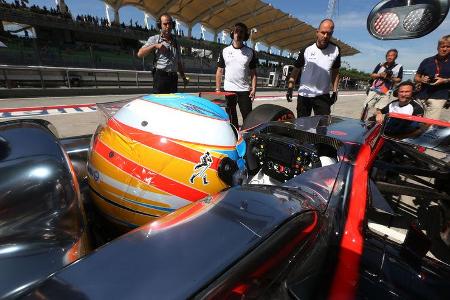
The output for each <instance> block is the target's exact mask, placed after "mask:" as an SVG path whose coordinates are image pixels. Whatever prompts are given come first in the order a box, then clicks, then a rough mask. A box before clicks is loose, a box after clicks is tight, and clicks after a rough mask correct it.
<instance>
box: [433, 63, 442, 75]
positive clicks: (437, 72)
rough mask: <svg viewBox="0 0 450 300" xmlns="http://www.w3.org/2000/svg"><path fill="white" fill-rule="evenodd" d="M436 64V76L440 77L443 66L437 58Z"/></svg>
mask: <svg viewBox="0 0 450 300" xmlns="http://www.w3.org/2000/svg"><path fill="white" fill-rule="evenodd" d="M434 63H435V64H436V71H435V74H434V76H437V77H439V74H440V73H441V66H439V61H438V59H437V58H435V59H434Z"/></svg>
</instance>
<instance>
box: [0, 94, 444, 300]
mask: <svg viewBox="0 0 450 300" xmlns="http://www.w3.org/2000/svg"><path fill="white" fill-rule="evenodd" d="M144 98H145V97H144ZM147 99H152V98H151V97H148V98H147ZM194 100H195V99H194ZM142 101H147V102H149V103H150V105H157V104H155V103H153V102H152V101H149V100H145V99H138V102H139V103H140V104H142V103H141V102H142ZM134 104H135V102H133V101H128V103H126V104H124V105H123V106H122V108H120V109H119V110H118V111H117V113H116V114H114V115H113V116H112V117H110V118H108V122H109V121H111V120H115V122H117V123H118V122H120V123H125V124H126V122H127V121H126V120H125V119H123V118H122V113H123V112H124V111H125V110H122V109H124V108H125V109H127V108H133V105H134ZM145 104H147V103H145ZM158 105H159V104H158ZM265 109H266V108H265V107H262V108H261V109H258V108H256V109H255V110H254V111H253V112H252V114H259V112H260V110H263V111H265ZM202 117H203V116H202ZM254 119H257V118H256V117H255V118H254ZM136 120H138V124H140V125H142V121H143V120H142V119H139V118H136ZM214 121H215V120H214ZM219 121H220V122H222V123H223V124H228V122H226V121H225V118H224V119H222V120H218V122H219ZM14 122H15V123H13V124H15V126H16V127H20V128H22V130H23V132H22V133H21V134H26V133H27V132H28V130H30V129H29V128H28V127H29V126H23V122H25V121H14ZM26 122H28V123H31V124H34V123H33V122H32V121H26ZM108 122H107V123H106V126H104V127H102V129H101V131H99V132H98V133H97V134H96V135H95V137H94V139H93V142H92V144H91V147H92V149H91V161H90V163H89V166H90V168H91V167H92V164H93V162H94V161H95V160H94V159H93V157H95V156H96V155H98V156H100V155H101V153H98V154H96V152H95V151H99V150H98V149H99V148H96V147H98V146H97V145H99V143H100V142H102V141H104V143H105V145H108V147H119V148H114V151H113V153H114V154H113V155H111V157H110V156H109V155H106V157H105V156H102V157H98V159H105V165H106V162H108V161H109V160H108V158H109V159H114V157H116V155H117V154H118V153H119V154H124V153H125V152H123V150H122V149H123V148H125V146H124V145H120V144H119V146H117V145H116V144H114V143H112V144H109V143H110V142H111V140H108V139H109V138H110V137H108V135H110V136H112V134H116V136H115V137H116V138H117V137H119V134H121V135H122V136H120V138H119V140H120V139H124V136H125V135H126V134H127V132H130V131H127V132H122V131H121V132H119V130H120V129H121V128H120V129H118V128H116V127H114V128H111V129H109V127H108V124H111V123H108ZM398 122H401V123H402V124H404V128H406V129H408V130H407V131H405V132H403V135H402V136H400V135H398V132H396V133H395V135H394V134H393V133H392V128H389V127H390V126H391V124H394V125H395V124H396V123H397V124H398ZM222 123H220V124H222ZM112 126H114V124H113V125H112ZM147 126H150V125H147ZM147 126H144V127H147ZM418 126H419V128H420V127H421V128H422V129H421V130H420V132H418V131H417V130H416V129H417V128H418ZM130 127H131V126H130ZM449 127H450V124H449V123H446V122H439V121H434V120H428V119H425V118H418V117H411V116H410V117H405V116H402V115H392V116H389V117H388V118H386V120H385V123H384V124H383V125H381V124H373V123H365V122H363V121H360V120H353V119H349V118H343V117H334V116H315V117H307V118H298V119H291V120H283V121H270V120H267V121H266V122H262V123H261V124H260V125H258V126H255V127H252V129H251V130H248V131H244V132H243V133H242V135H243V140H244V141H245V143H246V145H247V147H246V151H245V156H244V157H245V166H246V169H247V172H248V178H247V179H246V180H245V181H236V182H233V181H230V182H229V184H227V185H224V186H223V187H224V188H223V189H221V190H220V191H218V192H216V193H211V195H206V196H205V197H203V198H201V199H199V200H197V201H192V203H190V204H188V205H186V206H184V207H182V208H180V209H178V210H176V211H174V212H172V213H170V214H168V215H166V216H162V217H161V218H159V219H157V220H156V221H153V222H149V223H146V224H144V225H142V226H140V227H138V228H136V229H134V230H132V231H131V232H129V233H127V234H125V235H123V236H121V237H118V238H117V239H114V240H112V241H111V242H109V243H107V244H106V245H104V246H103V247H100V248H98V249H97V250H96V251H95V252H93V253H91V254H89V255H86V256H84V257H82V258H81V259H79V260H77V261H76V263H74V264H71V265H69V266H67V267H65V268H62V267H63V266H64V265H65V264H67V263H69V262H70V260H63V262H62V264H60V265H58V266H57V267H55V268H53V269H46V268H43V267H40V265H39V263H38V262H37V261H33V260H32V259H31V260H24V257H23V256H22V255H21V254H22V252H20V251H17V252H14V251H11V248H8V249H9V252H8V251H3V252H0V254H2V256H0V263H1V262H8V261H11V258H14V260H15V262H14V265H19V264H22V265H24V264H27V265H34V266H35V267H34V268H35V269H27V270H34V271H32V272H31V273H30V274H33V280H31V279H30V277H26V276H24V274H21V273H20V271H22V272H27V271H26V270H25V269H24V270H17V271H16V272H17V276H16V277H15V278H16V279H17V278H19V279H20V281H4V280H2V281H1V283H2V285H1V287H2V293H3V295H2V296H5V295H6V296H9V297H19V296H20V297H22V298H24V299H36V298H42V297H44V298H49V299H61V298H67V299H74V298H77V299H105V298H108V299H109V298H129V299H147V298H148V297H149V296H151V297H152V298H156V299H162V298H169V299H185V298H202V299H205V298H206V299H211V298H214V299H231V298H233V299H234V298H239V299H242V298H243V297H245V298H258V299H261V298H263V299H264V298H266V299H292V298H307V299H318V298H320V299H322V298H333V299H334V298H336V297H341V298H345V299H348V298H355V297H356V298H372V299H381V298H383V299H384V298H398V299H405V298H426V297H428V296H430V295H431V297H433V298H436V299H438V298H439V299H446V298H448V297H450V288H449V287H450V284H449V278H450V267H449V265H450V264H449V262H450V257H449V246H448V245H450V239H449V230H448V228H449V220H450V213H449V212H450V210H449V206H448V201H450V196H449V195H450V191H449V190H448V186H450V185H449V182H448V180H449V178H450V166H449V164H447V163H445V162H444V161H442V160H441V158H442V154H448V151H449V147H448V128H449ZM7 128H8V127H4V126H3V127H1V129H2V131H0V135H1V136H2V137H4V138H3V141H2V143H1V145H2V151H3V150H4V151H9V152H10V153H20V151H19V150H18V149H17V148H16V147H13V146H14V145H15V144H14V143H12V140H11V135H7V134H5V132H7V131H5V130H6V129H7ZM39 128H40V129H39ZM124 128H125V127H124ZM127 128H128V127H127ZM227 128H231V127H227ZM395 128H396V129H398V126H396V127H395ZM411 128H414V129H415V130H414V131H411V130H410V129H411ZM113 129H114V130H113ZM37 130H38V131H39V130H41V131H43V132H45V135H46V136H47V137H48V136H51V133H50V131H49V130H48V129H47V128H46V127H42V124H41V125H39V124H34V125H33V130H32V131H33V133H34V134H36V131H37ZM109 130H111V132H108V131H109ZM133 130H135V129H133ZM112 131H114V133H113V132H112ZM131 132H135V133H136V132H138V131H131ZM155 133H158V132H157V131H156V129H155V131H151V134H149V132H146V134H148V135H149V136H152V134H155ZM232 134H233V135H234V133H233V131H232ZM431 134H433V136H439V142H438V143H433V144H431V143H429V136H430V135H431ZM166 135H169V134H168V133H166ZM421 135H424V136H426V137H427V138H426V139H425V140H426V141H427V143H426V145H421V144H420V142H421V141H423V140H424V138H423V137H422V136H421ZM169 137H170V136H169ZM238 137H239V135H238V134H237V135H236V139H235V140H234V142H235V143H237V145H241V143H242V142H239V141H240V140H241V139H240V138H238ZM172 138H173V137H172ZM53 139H54V140H55V141H56V138H55V137H53ZM30 140H31V139H30ZM50 140H51V139H50ZM136 140H137V141H139V140H138V138H136ZM159 140H160V139H159ZM193 141H194V142H195V143H192V141H191V143H192V144H197V143H198V144H201V145H198V147H199V148H196V147H197V145H195V147H193V148H192V149H201V150H200V151H198V158H199V159H200V157H201V156H202V155H201V154H202V151H203V150H204V148H201V147H204V144H203V143H199V141H198V140H193ZM231 141H233V140H231ZM25 142H26V140H25ZM177 143H180V144H182V145H187V144H188V143H187V142H185V141H184V142H183V143H181V142H180V141H178V140H177ZM50 144H51V143H50ZM54 144H56V145H59V144H60V145H62V146H64V147H65V149H66V151H67V153H68V155H69V157H70V161H71V162H72V164H73V165H74V170H77V173H78V174H77V175H78V177H79V178H80V176H81V178H80V180H79V181H80V183H81V191H82V194H81V195H82V196H83V198H82V199H77V198H74V201H75V202H74V203H79V202H78V201H80V202H82V203H83V207H80V206H78V207H80V210H81V211H82V212H84V213H85V214H86V215H87V223H84V222H81V223H78V224H79V225H78V226H79V227H78V228H80V229H81V232H87V233H89V236H90V241H91V242H93V243H94V245H96V246H99V245H100V244H99V243H98V240H97V239H96V238H97V236H98V235H99V234H101V232H99V231H98V230H99V228H100V229H102V226H99V225H97V223H98V222H100V216H102V215H104V214H105V212H104V211H102V207H101V206H99V205H98V204H96V205H93V203H95V200H94V201H92V200H93V199H92V198H90V197H89V190H90V189H89V188H88V186H87V185H88V183H89V184H91V185H94V184H96V179H95V178H92V177H93V176H95V175H93V174H95V173H94V172H93V171H92V170H98V169H100V168H99V167H95V169H92V170H89V171H88V172H89V173H90V174H89V177H90V178H89V180H85V179H83V176H82V174H83V172H82V163H81V162H82V161H83V159H82V156H83V155H85V160H84V161H85V162H86V161H87V153H88V149H89V140H88V139H87V138H86V137H82V138H80V139H77V138H72V139H67V140H66V139H63V140H60V141H56V142H55V143H54ZM137 144H138V143H136V145H137ZM211 144H214V143H211ZM133 145H134V142H133ZM229 146H230V148H233V149H236V145H234V146H233V145H229ZM425 146H426V147H428V148H430V149H432V151H439V153H440V154H439V153H438V154H435V153H431V152H430V153H428V151H429V150H426V151H424V149H421V147H425ZM22 147H26V148H27V149H30V151H31V152H33V151H32V150H36V151H37V150H38V148H32V147H30V146H29V145H28V146H27V145H26V144H24V145H22ZM58 147H59V146H58ZM120 147H123V148H120ZM237 148H239V146H238V147H237ZM208 149H210V148H208ZM18 151H19V152H18ZM146 151H149V150H146ZM167 151H168V152H169V151H170V149H168V150H167ZM430 151H431V150H430ZM31 152H30V153H28V154H27V156H29V155H31ZM161 152H162V151H161ZM236 152H239V151H237V150H236ZM106 153H107V154H109V153H111V150H110V151H109V152H106ZM145 153H147V152H145ZM211 153H213V150H211ZM217 153H218V151H216V152H214V154H215V155H216V154H217ZM239 156H240V154H239V153H238V157H239ZM2 157H4V156H2ZM8 157H11V155H9V156H8ZM214 157H216V156H214ZM238 157H236V156H235V157H233V158H238ZM130 158H132V159H136V158H135V157H134V156H130ZM2 159H3V160H4V158H2ZM95 159H97V158H95ZM223 160H225V161H226V159H225V158H224V159H223ZM230 160H231V161H233V162H234V160H233V159H231V158H230ZM12 162H13V161H12V160H7V161H6V163H7V164H9V165H10V166H11V164H12ZM196 163H197V162H195V163H194V162H191V165H190V167H189V168H190V171H191V172H192V171H193V170H195V164H196ZM60 164H61V166H65V168H66V169H65V170H69V171H70V168H69V169H67V166H68V165H70V164H69V163H68V161H67V159H62V160H61V161H60ZM236 165H237V166H239V163H238V162H236ZM4 166H5V165H2V168H3V167H4ZM232 166H233V164H232V163H230V164H229V165H228V167H229V168H227V169H229V170H235V169H234V168H232ZM189 168H188V169H189ZM124 169H126V167H123V168H121V170H124ZM2 170H3V169H2ZM134 170H140V169H134ZM102 172H105V171H102ZM115 172H119V171H115ZM2 174H3V173H2ZM138 174H146V173H142V172H141V173H138ZM180 174H184V175H183V176H182V177H183V178H184V179H183V180H184V181H183V182H184V183H185V184H187V185H189V184H191V182H190V178H191V176H192V174H195V173H193V172H192V173H189V172H187V173H183V172H180ZM207 174H208V176H207V179H208V180H210V177H209V176H210V174H211V173H207ZM229 174H230V173H229ZM101 176H103V175H99V178H100V177H101ZM109 176H115V173H114V172H113V173H111V175H109ZM231 177H232V176H231ZM70 178H75V176H74V175H71V177H70ZM180 178H181V177H180ZM72 180H75V179H72ZM97 180H98V179H97ZM179 180H180V181H181V179H179ZM211 180H212V178H211ZM195 181H198V182H196V183H197V184H199V185H200V186H202V185H203V183H202V181H201V178H195V180H194V182H195ZM5 182H7V181H5ZM55 182H56V181H55ZM61 182H63V181H61ZM69 182H70V181H69ZM224 182H225V181H224ZM228 185H229V187H228ZM4 186H5V187H7V184H6V183H5V184H4ZM55 186H56V185H55ZM141 188H142V187H141ZM6 190H8V189H7V188H6ZM30 191H31V192H33V190H30ZM24 192H26V190H25V191H24ZM109 192H110V191H105V195H108V193H109ZM52 195H55V196H57V195H59V194H58V193H53V194H52ZM21 198H22V199H24V198H26V196H21ZM9 199H11V198H9ZM53 199H55V200H58V197H54V198H53ZM142 201H143V203H147V202H144V201H147V199H144V200H142ZM17 203H18V202H17ZM56 203H58V202H56ZM16 205H17V204H16ZM63 207H65V206H63ZM70 207H72V208H74V207H75V206H74V205H71V206H70ZM95 207H97V208H100V209H94V208H95ZM91 209H92V211H91ZM97 210H100V212H101V215H97V214H96V213H95V211H97ZM93 212H94V213H93ZM43 215H45V214H44V213H43ZM60 216H61V214H54V213H53V211H48V216H47V218H46V219H45V220H50V221H49V222H50V224H61V225H59V226H62V224H64V225H65V226H67V224H71V223H70V222H68V221H64V222H61V223H57V222H56V223H53V222H52V221H51V220H52V218H56V219H58V218H59V217H60ZM33 218H38V219H41V218H42V216H41V215H38V216H34V215H31V214H30V216H28V217H27V218H26V219H30V220H33ZM55 228H59V227H58V226H56V227H55ZM75 228H77V227H75ZM76 232H80V230H78V231H75V232H74V233H73V235H72V236H74V238H73V239H69V240H68V241H70V242H69V243H67V244H64V242H65V241H67V238H66V237H65V236H64V235H61V236H60V235H54V236H53V237H54V239H53V241H55V242H57V243H62V244H63V245H67V246H66V247H64V248H63V249H64V250H62V253H64V251H67V249H71V248H75V249H78V247H77V245H78V243H77V241H78V240H79V238H77V237H79V235H77V234H75V233H76ZM30 234H35V235H36V236H41V233H40V231H36V232H34V233H33V232H30ZM9 238H11V237H9ZM70 252H72V251H70ZM112 258H113V259H112ZM75 259H76V257H75ZM10 267H11V266H10ZM58 270H59V271H58ZM38 271H39V272H38ZM44 274H45V275H44ZM50 274H51V275H50ZM48 275H49V276H48ZM47 276H48V277H47Z"/></svg>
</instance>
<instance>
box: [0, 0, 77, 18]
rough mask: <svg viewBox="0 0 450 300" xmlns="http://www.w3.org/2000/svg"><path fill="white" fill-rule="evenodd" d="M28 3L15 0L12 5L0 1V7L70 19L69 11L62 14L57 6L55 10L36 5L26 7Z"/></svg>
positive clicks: (3, 0)
mask: <svg viewBox="0 0 450 300" xmlns="http://www.w3.org/2000/svg"><path fill="white" fill-rule="evenodd" d="M27 2H28V1H19V0H15V1H14V2H12V3H7V2H6V1H5V0H0V6H3V7H8V8H15V9H25V10H29V11H31V12H35V13H39V14H45V15H49V16H55V17H60V18H66V19H71V18H72V15H71V14H70V12H69V11H67V12H65V13H62V12H61V11H60V9H59V6H58V5H57V6H56V8H50V9H48V8H47V7H46V6H43V7H39V6H37V5H31V6H28V5H27Z"/></svg>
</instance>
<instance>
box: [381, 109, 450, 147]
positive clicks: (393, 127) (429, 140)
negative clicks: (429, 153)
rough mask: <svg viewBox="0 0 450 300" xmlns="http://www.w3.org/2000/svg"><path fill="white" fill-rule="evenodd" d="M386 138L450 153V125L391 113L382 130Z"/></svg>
mask: <svg viewBox="0 0 450 300" xmlns="http://www.w3.org/2000/svg"><path fill="white" fill-rule="evenodd" d="M382 136H383V137H384V138H387V139H390V140H394V141H398V142H401V143H405V144H409V145H413V146H420V147H424V148H427V149H433V150H437V151H440V152H445V153H450V123H448V122H444V121H439V120H432V119H425V118H421V117H415V116H409V115H403V114H397V113H391V114H389V115H388V116H386V118H385V120H384V125H383V129H382Z"/></svg>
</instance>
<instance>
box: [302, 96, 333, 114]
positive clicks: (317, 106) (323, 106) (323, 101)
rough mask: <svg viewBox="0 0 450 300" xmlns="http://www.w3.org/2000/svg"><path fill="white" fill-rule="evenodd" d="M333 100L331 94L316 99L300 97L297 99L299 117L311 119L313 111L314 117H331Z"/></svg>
mask: <svg viewBox="0 0 450 300" xmlns="http://www.w3.org/2000/svg"><path fill="white" fill-rule="evenodd" d="M331 104H332V103H331V99H330V95H329V94H324V95H320V96H316V97H303V96H300V95H298V98H297V117H309V116H310V115H311V111H312V110H314V115H316V116H318V115H329V114H330V113H331Z"/></svg>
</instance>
